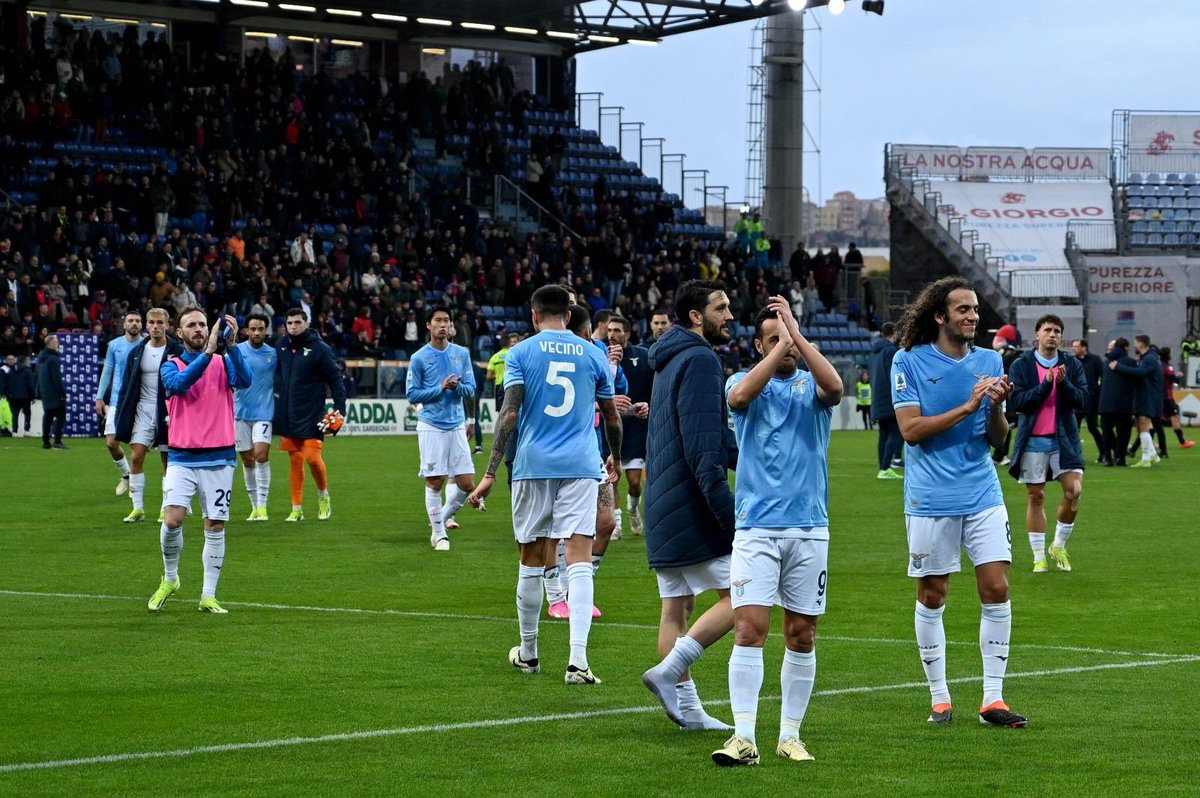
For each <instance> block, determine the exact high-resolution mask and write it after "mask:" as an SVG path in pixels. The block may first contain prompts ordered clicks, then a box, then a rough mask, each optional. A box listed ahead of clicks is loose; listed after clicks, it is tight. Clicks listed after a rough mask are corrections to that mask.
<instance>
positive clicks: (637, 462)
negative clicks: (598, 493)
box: [621, 457, 646, 471]
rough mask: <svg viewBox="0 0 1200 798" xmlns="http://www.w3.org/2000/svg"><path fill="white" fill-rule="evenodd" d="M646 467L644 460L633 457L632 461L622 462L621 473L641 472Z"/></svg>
mask: <svg viewBox="0 0 1200 798" xmlns="http://www.w3.org/2000/svg"><path fill="white" fill-rule="evenodd" d="M645 467H646V460H645V459H644V458H641V457H635V458H633V459H632V460H622V461H621V470H622V471H641V470H642V469H644V468H645Z"/></svg>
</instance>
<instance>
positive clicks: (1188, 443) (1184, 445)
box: [1179, 441, 1196, 449]
mask: <svg viewBox="0 0 1200 798" xmlns="http://www.w3.org/2000/svg"><path fill="white" fill-rule="evenodd" d="M1195 445H1196V442H1195V441H1180V442H1179V448H1180V449H1190V448H1192V447H1193V446H1195Z"/></svg>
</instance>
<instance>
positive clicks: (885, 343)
mask: <svg viewBox="0 0 1200 798" xmlns="http://www.w3.org/2000/svg"><path fill="white" fill-rule="evenodd" d="M897 348H898V347H897V346H896V325H895V324H892V323H891V322H890V321H887V322H884V324H883V328H882V329H881V330H880V335H879V340H878V341H876V342H875V343H873V344H871V360H870V365H869V368H870V371H871V420H872V421H874V422H875V423H876V424H878V425H879V446H878V453H879V473H878V474H877V475H876V478H878V479H904V476H903V475H902V474H900V473H898V472H897V471H896V470H895V469H893V468H892V461H893V460H898V459H900V458H901V457H902V456H903V455H904V438H902V437H900V426H899V425H898V424H897V423H896V409H895V408H894V407H892V358H894V357H895V356H896V350H897Z"/></svg>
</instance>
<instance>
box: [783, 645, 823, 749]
mask: <svg viewBox="0 0 1200 798" xmlns="http://www.w3.org/2000/svg"><path fill="white" fill-rule="evenodd" d="M816 680H817V652H816V651H810V652H808V653H807V654H805V653H802V652H800V651H792V650H791V649H790V648H788V649H784V651H783V668H782V669H781V670H780V672H779V683H780V684H781V685H782V686H783V708H782V710H781V711H780V713H779V739H780V740H785V739H787V738H788V737H799V736H800V724H801V723H803V722H804V713H805V712H807V711H808V699H809V698H811V697H812V691H813V683H814V682H815V681H816Z"/></svg>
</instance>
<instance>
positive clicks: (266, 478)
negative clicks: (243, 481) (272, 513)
mask: <svg viewBox="0 0 1200 798" xmlns="http://www.w3.org/2000/svg"><path fill="white" fill-rule="evenodd" d="M254 480H255V482H257V483H258V504H257V505H255V506H256V507H266V506H267V496H268V495H269V492H270V490H271V461H270V460H268V461H267V462H265V463H255V464H254Z"/></svg>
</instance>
